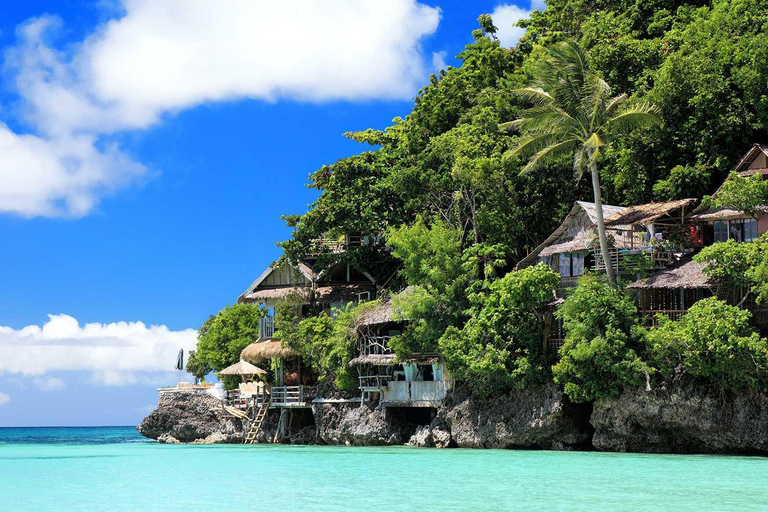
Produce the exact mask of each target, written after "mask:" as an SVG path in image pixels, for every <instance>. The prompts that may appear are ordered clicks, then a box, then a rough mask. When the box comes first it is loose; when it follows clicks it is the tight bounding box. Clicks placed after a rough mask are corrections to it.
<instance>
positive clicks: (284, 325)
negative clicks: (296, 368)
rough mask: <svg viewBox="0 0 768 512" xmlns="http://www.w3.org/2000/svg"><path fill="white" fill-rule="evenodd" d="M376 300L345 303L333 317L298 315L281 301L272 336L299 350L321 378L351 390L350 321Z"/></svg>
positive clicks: (352, 337) (352, 345) (353, 383)
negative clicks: (302, 316)
mask: <svg viewBox="0 0 768 512" xmlns="http://www.w3.org/2000/svg"><path fill="white" fill-rule="evenodd" d="M378 304H379V302H378V301H373V302H367V303H362V304H349V305H347V306H346V307H344V308H341V309H338V310H336V311H334V317H333V318H331V317H330V316H328V315H327V314H326V313H324V312H323V313H320V314H319V315H317V316H312V317H308V318H304V319H300V318H299V317H298V315H296V308H295V306H294V305H292V304H291V303H290V302H287V301H286V302H281V303H280V304H278V306H277V318H276V327H277V331H276V332H275V336H276V337H278V338H280V339H281V340H282V342H283V343H285V344H286V345H287V346H289V347H291V348H293V349H294V350H296V351H297V352H298V353H299V354H301V358H302V361H303V363H304V364H306V365H308V366H309V367H311V368H312V369H313V370H314V371H316V372H317V373H318V374H319V376H320V378H321V379H332V380H333V381H334V383H335V385H336V387H337V388H339V389H343V390H352V389H354V388H355V387H356V386H357V380H356V378H355V375H354V373H353V371H352V370H351V369H350V367H349V361H350V359H352V357H354V348H355V332H354V321H355V319H356V318H357V316H358V315H359V314H361V313H362V312H363V311H364V310H366V309H367V308H371V307H375V306H376V305H378Z"/></svg>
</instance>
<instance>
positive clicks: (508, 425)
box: [411, 383, 591, 450]
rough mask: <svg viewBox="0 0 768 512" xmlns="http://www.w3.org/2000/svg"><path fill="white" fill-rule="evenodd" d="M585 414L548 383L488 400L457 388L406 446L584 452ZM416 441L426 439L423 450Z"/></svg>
mask: <svg viewBox="0 0 768 512" xmlns="http://www.w3.org/2000/svg"><path fill="white" fill-rule="evenodd" d="M589 413H590V408H589V407H583V406H575V405H572V404H570V403H568V401H567V399H566V398H565V396H564V395H563V393H562V391H561V390H560V388H559V387H558V386H556V385H555V384H554V383H550V384H546V385H543V386H540V387H538V388H534V389H529V390H526V391H525V392H521V391H512V392H510V393H508V394H506V395H503V396H498V397H493V398H480V397H477V396H473V395H472V394H471V393H470V392H469V391H468V390H467V389H465V388H457V389H454V390H453V391H452V392H451V393H449V394H448V396H447V397H446V400H445V402H444V403H443V405H442V407H440V409H439V410H438V415H437V417H436V418H435V420H434V421H433V422H432V423H431V424H430V426H429V427H428V429H422V430H421V431H420V432H418V433H417V436H416V437H417V439H412V440H411V444H416V445H426V446H430V445H434V446H438V447H447V446H458V447H460V448H531V449H545V450H549V449H556V450H557V449H573V448H584V447H588V446H589V438H590V433H591V428H590V426H589ZM425 430H426V431H427V432H425ZM419 436H421V437H425V436H426V444H424V443H420V442H419V440H418V437H419ZM430 436H431V444H430V439H429V437H430Z"/></svg>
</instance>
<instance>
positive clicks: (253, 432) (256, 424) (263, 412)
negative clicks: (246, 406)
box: [245, 399, 272, 444]
mask: <svg viewBox="0 0 768 512" xmlns="http://www.w3.org/2000/svg"><path fill="white" fill-rule="evenodd" d="M271 401H272V400H271V399H270V400H268V401H266V402H262V403H261V406H260V407H259V411H258V412H257V413H256V417H255V418H254V419H253V421H252V422H251V426H250V428H249V429H248V433H247V434H246V436H245V444H254V443H255V442H256V436H258V435H259V432H261V426H262V425H263V424H264V420H265V419H267V413H268V412H269V405H270V403H271Z"/></svg>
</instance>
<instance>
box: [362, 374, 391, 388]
mask: <svg viewBox="0 0 768 512" xmlns="http://www.w3.org/2000/svg"><path fill="white" fill-rule="evenodd" d="M390 380H392V376H391V375H361V376H360V389H386V387H387V382H389V381H390Z"/></svg>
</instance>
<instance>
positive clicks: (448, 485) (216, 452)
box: [0, 427, 768, 512]
mask: <svg viewBox="0 0 768 512" xmlns="http://www.w3.org/2000/svg"><path fill="white" fill-rule="evenodd" d="M0 510H2V511H5V510H8V511H17V510H30V511H31V510H34V511H47V510H146V511H155V510H158V511H166V510H167V511H213V510H227V511H233V510H264V511H280V510H285V511H291V512H294V511H297V512H307V511H339V510H345V511H346V510H365V511H370V512H373V511H374V510H375V511H432V510H436V511H453V510H493V511H502V510H526V511H528V510H531V511H535V510H548V511H549V510H584V511H600V510H665V511H666V510H697V511H704V510H768V459H765V458H758V457H713V456H673V455H629V454H606V453H585V452H543V451H501V450H430V449H418V448H407V447H390V448H347V447H324V446H322V447H304V446H242V445H240V446H235V445H231V446H189V445H186V446H185V445H181V446H179V445H161V444H157V443H154V442H151V441H145V440H144V439H143V438H142V437H141V436H139V434H138V433H136V431H135V430H134V429H133V428H130V427H119V428H57V429H48V428H40V429H0Z"/></svg>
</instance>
